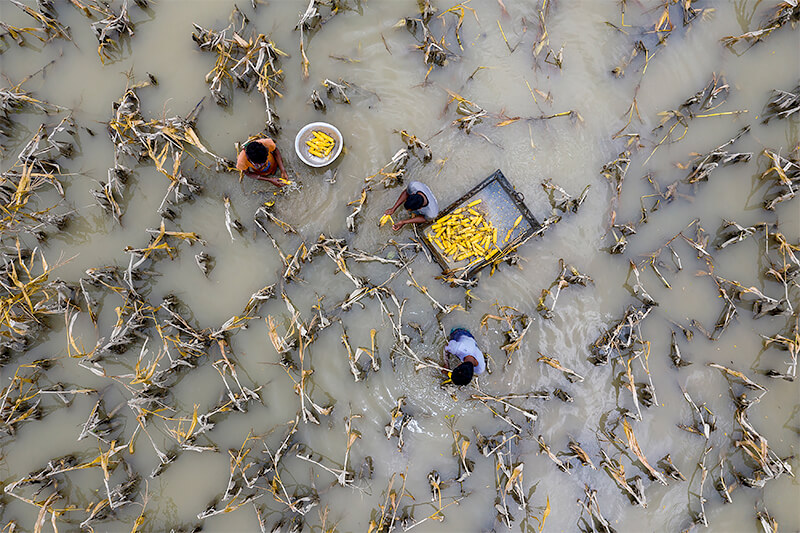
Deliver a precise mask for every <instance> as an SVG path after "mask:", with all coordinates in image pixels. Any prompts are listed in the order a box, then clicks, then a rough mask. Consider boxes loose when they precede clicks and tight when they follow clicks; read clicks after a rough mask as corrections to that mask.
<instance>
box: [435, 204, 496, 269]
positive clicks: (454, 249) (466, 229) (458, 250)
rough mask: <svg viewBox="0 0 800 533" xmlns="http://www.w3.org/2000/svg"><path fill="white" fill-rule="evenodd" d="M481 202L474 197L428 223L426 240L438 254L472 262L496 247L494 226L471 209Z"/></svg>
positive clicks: (491, 252) (490, 253)
mask: <svg viewBox="0 0 800 533" xmlns="http://www.w3.org/2000/svg"><path fill="white" fill-rule="evenodd" d="M479 203H481V200H475V201H474V202H472V203H470V204H469V205H467V206H466V207H461V208H458V209H456V210H455V211H453V212H452V213H450V214H449V215H446V216H444V217H442V218H441V219H439V220H437V221H436V222H435V223H434V224H433V225H431V227H430V232H429V234H428V240H430V241H431V242H432V243H434V244H435V245H436V246H437V247H438V248H439V250H441V251H442V255H444V256H449V257H451V258H452V260H453V261H463V260H465V259H466V260H469V261H472V262H475V261H478V260H481V259H489V258H491V257H493V256H494V255H495V254H497V252H499V251H500V250H499V249H498V248H497V247H496V244H497V228H495V227H494V226H492V223H491V221H489V220H488V219H486V217H484V216H483V213H481V212H479V211H477V210H476V209H473V208H474V206H476V205H478V204H479Z"/></svg>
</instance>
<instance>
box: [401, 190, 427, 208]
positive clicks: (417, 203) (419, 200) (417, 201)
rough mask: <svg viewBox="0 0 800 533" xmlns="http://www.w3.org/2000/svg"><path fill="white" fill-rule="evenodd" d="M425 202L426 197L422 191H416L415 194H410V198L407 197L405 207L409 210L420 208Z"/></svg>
mask: <svg viewBox="0 0 800 533" xmlns="http://www.w3.org/2000/svg"><path fill="white" fill-rule="evenodd" d="M424 203H425V197H424V196H423V195H422V193H421V192H415V193H414V194H409V195H408V198H406V201H405V203H404V204H403V207H405V208H406V209H407V210H409V211H414V210H415V209H419V208H420V207H422V204H424Z"/></svg>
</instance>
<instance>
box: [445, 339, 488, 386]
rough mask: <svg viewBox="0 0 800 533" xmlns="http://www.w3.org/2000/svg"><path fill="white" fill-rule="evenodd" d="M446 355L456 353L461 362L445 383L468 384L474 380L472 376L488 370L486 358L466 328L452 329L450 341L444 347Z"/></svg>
mask: <svg viewBox="0 0 800 533" xmlns="http://www.w3.org/2000/svg"><path fill="white" fill-rule="evenodd" d="M444 353H445V356H446V355H447V354H450V355H455V356H456V357H458V359H459V360H460V361H461V364H460V365H458V366H457V367H455V368H454V369H453V370H452V371H451V372H450V375H449V378H448V379H447V380H446V381H445V383H449V382H452V383H453V384H454V385H459V386H461V385H467V384H469V382H470V381H472V376H473V375H477V374H483V373H484V372H485V371H486V358H484V356H483V352H482V351H481V350H480V348H478V343H477V342H475V337H473V336H472V334H471V333H470V332H469V331H467V330H466V329H464V328H454V329H452V330H451V331H450V342H448V343H447V346H445V347H444Z"/></svg>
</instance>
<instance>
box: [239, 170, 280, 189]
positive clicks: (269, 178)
mask: <svg viewBox="0 0 800 533" xmlns="http://www.w3.org/2000/svg"><path fill="white" fill-rule="evenodd" d="M247 175H248V176H250V177H251V178H255V179H257V180H261V181H268V182H270V183H271V184H273V185H274V186H276V187H283V186H284V185H286V182H284V181H282V180H281V178H275V177H273V176H264V175H263V174H253V173H250V174H247Z"/></svg>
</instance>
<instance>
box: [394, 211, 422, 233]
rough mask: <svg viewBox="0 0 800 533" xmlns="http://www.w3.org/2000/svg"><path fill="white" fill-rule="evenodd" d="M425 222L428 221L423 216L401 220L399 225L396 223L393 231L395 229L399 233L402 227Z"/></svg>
mask: <svg viewBox="0 0 800 533" xmlns="http://www.w3.org/2000/svg"><path fill="white" fill-rule="evenodd" d="M425 220H426V219H425V217H424V216H422V215H417V216H415V217H411V218H407V219H405V220H401V221H400V222H398V223H396V224H394V225H392V229H393V230H395V231H397V230H399V229H400V228H402V227H403V226H404V225H405V224H420V223H422V222H425Z"/></svg>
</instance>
